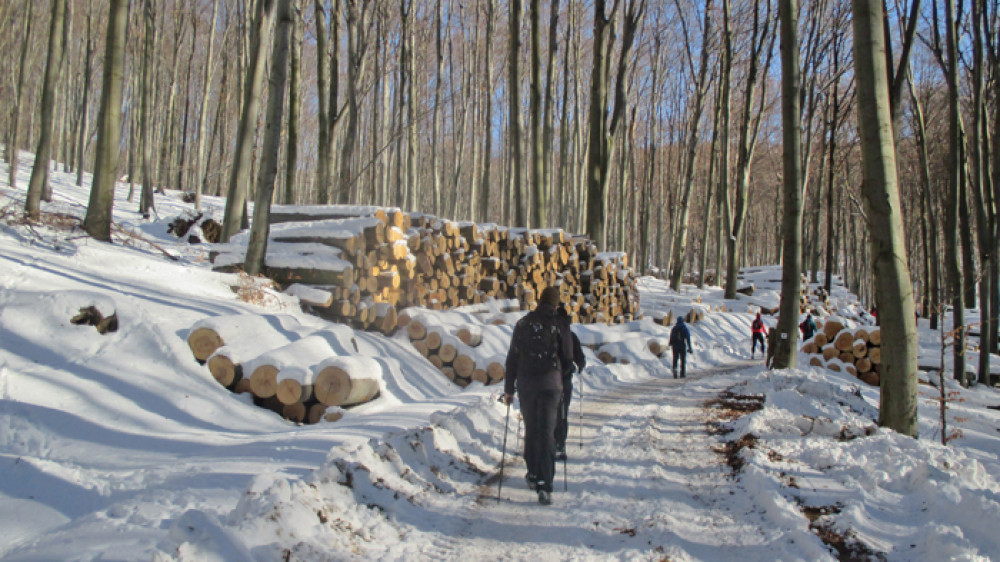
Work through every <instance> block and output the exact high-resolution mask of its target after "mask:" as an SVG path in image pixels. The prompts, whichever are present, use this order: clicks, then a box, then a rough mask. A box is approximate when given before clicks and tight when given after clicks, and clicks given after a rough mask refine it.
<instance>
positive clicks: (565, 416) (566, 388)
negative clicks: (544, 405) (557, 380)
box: [556, 378, 573, 451]
mask: <svg viewBox="0 0 1000 562" xmlns="http://www.w3.org/2000/svg"><path fill="white" fill-rule="evenodd" d="M572 397H573V379H571V378H569V379H563V390H562V402H560V403H559V418H558V419H557V420H556V450H563V451H565V450H566V436H568V435H569V401H570V399H571V398H572Z"/></svg>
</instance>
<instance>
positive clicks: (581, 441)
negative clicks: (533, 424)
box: [567, 371, 583, 449]
mask: <svg viewBox="0 0 1000 562" xmlns="http://www.w3.org/2000/svg"><path fill="white" fill-rule="evenodd" d="M568 415H569V413H568V412H567V416H568ZM580 448H581V449H582V448H583V371H580Z"/></svg>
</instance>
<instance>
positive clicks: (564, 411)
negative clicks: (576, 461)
mask: <svg viewBox="0 0 1000 562" xmlns="http://www.w3.org/2000/svg"><path fill="white" fill-rule="evenodd" d="M570 392H572V391H570ZM559 415H561V416H562V418H563V422H564V423H565V424H566V433H567V434H568V433H569V404H566V406H561V405H560V406H559ZM565 449H566V441H565V440H563V491H564V492H565V491H567V490H569V484H567V483H566V454H565V453H566V450H565Z"/></svg>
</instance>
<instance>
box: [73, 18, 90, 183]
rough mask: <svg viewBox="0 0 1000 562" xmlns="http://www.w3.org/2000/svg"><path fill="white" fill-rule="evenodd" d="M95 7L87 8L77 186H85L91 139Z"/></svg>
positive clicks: (77, 148) (78, 138) (77, 151)
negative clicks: (84, 179)
mask: <svg viewBox="0 0 1000 562" xmlns="http://www.w3.org/2000/svg"><path fill="white" fill-rule="evenodd" d="M93 26H94V7H93V6H90V5H88V6H87V43H86V46H85V47H84V51H83V56H84V61H83V88H82V90H83V92H82V93H81V95H82V99H81V100H80V130H79V131H77V133H78V134H77V138H76V185H77V186H78V187H79V186H82V185H83V169H84V166H83V161H84V157H85V156H86V154H87V144H88V140H89V139H90V83H91V82H92V81H93V77H94V30H93Z"/></svg>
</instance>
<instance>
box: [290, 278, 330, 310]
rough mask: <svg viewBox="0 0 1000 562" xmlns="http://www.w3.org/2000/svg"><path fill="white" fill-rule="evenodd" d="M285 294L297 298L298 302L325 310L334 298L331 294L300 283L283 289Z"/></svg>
mask: <svg viewBox="0 0 1000 562" xmlns="http://www.w3.org/2000/svg"><path fill="white" fill-rule="evenodd" d="M284 292H285V294H288V295H292V296H293V297H298V298H299V302H300V303H302V304H304V305H308V306H315V307H320V308H327V307H329V306H331V305H332V304H333V301H334V298H333V293H331V292H330V291H326V290H323V289H318V288H316V287H312V286H310V285H303V284H301V283H292V284H291V285H289V286H288V287H287V288H286V289H285V291H284Z"/></svg>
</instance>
